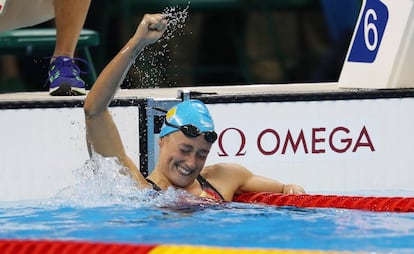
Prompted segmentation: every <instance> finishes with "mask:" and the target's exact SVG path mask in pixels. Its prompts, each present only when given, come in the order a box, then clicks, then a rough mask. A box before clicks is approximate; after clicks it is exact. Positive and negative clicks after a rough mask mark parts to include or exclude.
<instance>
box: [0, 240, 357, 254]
mask: <svg viewBox="0 0 414 254" xmlns="http://www.w3.org/2000/svg"><path fill="white" fill-rule="evenodd" d="M0 253H1V254H98V253H99V254H147V253H148V254H175V253H177V254H182V253H199V254H223V253H224V254H236V253H239V254H257V253H261V254H345V253H354V252H348V251H322V250H295V249H255V248H230V247H212V246H196V245H194V246H193V245H168V244H167V245H163V244H157V245H145V244H122V243H104V242H86V241H79V242H78V241H64V240H13V239H11V240H8V239H4V240H2V239H0ZM358 253H361V252H358Z"/></svg>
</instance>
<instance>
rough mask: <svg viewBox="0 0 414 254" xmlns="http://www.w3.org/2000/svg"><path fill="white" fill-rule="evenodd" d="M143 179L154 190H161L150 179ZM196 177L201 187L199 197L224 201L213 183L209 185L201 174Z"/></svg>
mask: <svg viewBox="0 0 414 254" xmlns="http://www.w3.org/2000/svg"><path fill="white" fill-rule="evenodd" d="M145 179H146V180H147V182H148V183H149V184H151V186H152V188H153V189H154V190H155V191H161V190H162V189H161V188H160V187H159V186H158V185H157V184H156V183H154V182H153V181H151V180H150V179H148V178H145ZM196 179H197V181H198V182H199V183H200V185H201V189H202V192H201V194H200V197H205V198H211V199H215V200H221V201H224V198H223V196H222V195H221V194H220V192H218V191H217V190H216V188H214V187H213V185H211V184H210V183H209V182H208V181H207V180H206V179H205V178H204V177H202V176H201V175H198V176H197V178H196Z"/></svg>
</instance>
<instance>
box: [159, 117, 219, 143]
mask: <svg viewBox="0 0 414 254" xmlns="http://www.w3.org/2000/svg"><path fill="white" fill-rule="evenodd" d="M164 122H165V125H167V126H170V127H173V128H175V129H177V130H180V131H181V132H182V133H183V134H184V135H185V136H187V137H189V138H195V137H198V136H200V135H201V134H204V139H205V140H206V141H207V142H208V143H211V144H213V143H214V142H215V141H216V140H217V133H216V132H215V131H206V132H201V131H200V129H199V128H198V127H196V126H194V125H192V124H185V125H181V126H178V125H175V124H172V123H170V122H168V121H167V118H164Z"/></svg>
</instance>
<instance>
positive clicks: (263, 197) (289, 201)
mask: <svg viewBox="0 0 414 254" xmlns="http://www.w3.org/2000/svg"><path fill="white" fill-rule="evenodd" d="M233 201H234V202H242V203H256V204H266V205H272V206H294V207H302V208H340V209H356V210H365V211H371V212H414V197H364V196H339V195H312V194H303V195H302V194H301V195H293V194H292V195H285V194H279V193H271V192H248V193H243V194H240V195H238V196H235V197H234V199H233Z"/></svg>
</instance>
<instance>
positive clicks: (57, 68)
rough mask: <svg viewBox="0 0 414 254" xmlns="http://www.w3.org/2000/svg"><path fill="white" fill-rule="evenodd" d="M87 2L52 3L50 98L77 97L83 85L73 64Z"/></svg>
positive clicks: (88, 0) (77, 0) (81, 92)
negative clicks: (58, 96)
mask: <svg viewBox="0 0 414 254" xmlns="http://www.w3.org/2000/svg"><path fill="white" fill-rule="evenodd" d="M90 3H91V0H53V4H54V8H55V24H56V46H55V50H54V53H53V57H52V59H51V63H50V67H49V78H48V80H49V83H50V89H49V93H50V94H51V95H81V94H84V93H85V82H84V81H83V80H82V79H81V78H80V74H81V71H80V69H79V67H78V66H77V65H76V64H75V59H73V58H74V55H75V49H76V44H77V42H78V39H79V34H80V32H81V30H82V28H83V25H84V23H85V20H86V16H87V14H88V10H89V6H90Z"/></svg>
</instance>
